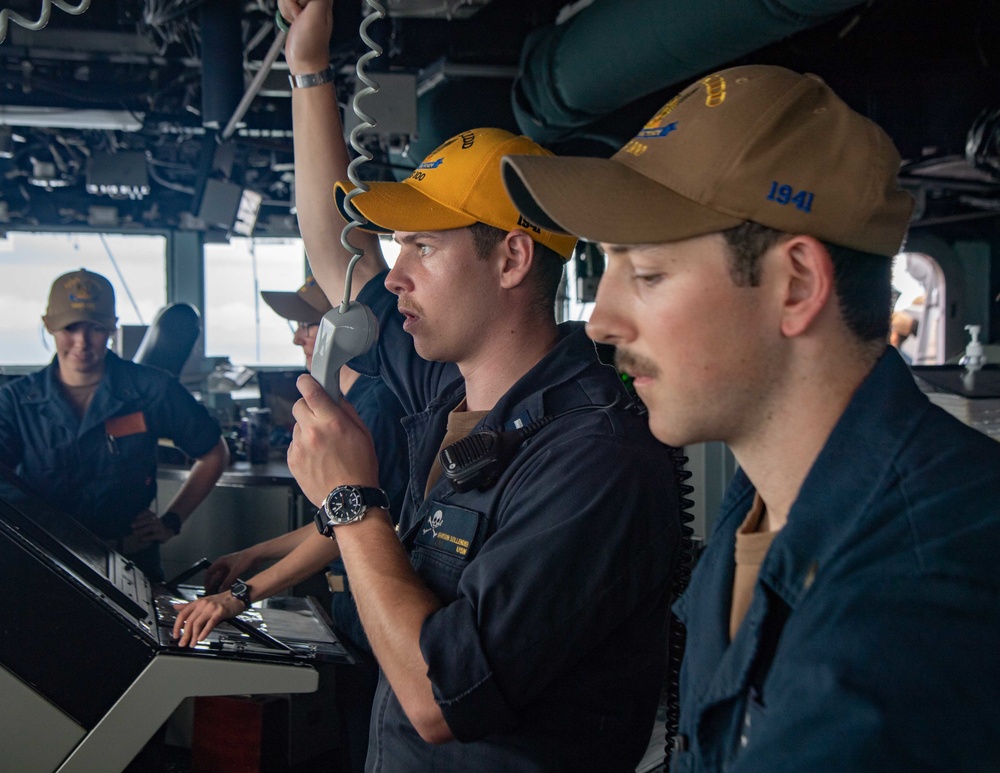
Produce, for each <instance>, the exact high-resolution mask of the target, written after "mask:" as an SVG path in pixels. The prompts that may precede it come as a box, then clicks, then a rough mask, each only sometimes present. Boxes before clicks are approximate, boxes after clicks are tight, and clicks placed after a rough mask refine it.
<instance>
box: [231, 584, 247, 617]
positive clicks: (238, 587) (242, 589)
mask: <svg viewBox="0 0 1000 773" xmlns="http://www.w3.org/2000/svg"><path fill="white" fill-rule="evenodd" d="M229 592H230V593H232V594H233V598H234V599H239V600H240V601H242V602H243V610H244V611H246V610H248V609H250V605H251V604H253V602H252V601H251V600H250V586H249V585H247V584H246V583H245V582H243V581H242V580H237V581H236V582H234V583H233V584H232V586H231V587H230V588H229Z"/></svg>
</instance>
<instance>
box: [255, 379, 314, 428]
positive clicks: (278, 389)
mask: <svg viewBox="0 0 1000 773" xmlns="http://www.w3.org/2000/svg"><path fill="white" fill-rule="evenodd" d="M303 373H305V371H304V370H261V371H257V385H258V387H260V404H261V407H262V408H270V409H271V426H272V427H285V428H286V429H291V427H292V425H293V424H295V419H294V418H293V417H292V406H293V405H295V403H296V401H298V399H299V398H300V397H302V395H301V394H299V388H298V387H297V386H295V381H296V380H297V379H298V377H299V376H301V375H302V374H303Z"/></svg>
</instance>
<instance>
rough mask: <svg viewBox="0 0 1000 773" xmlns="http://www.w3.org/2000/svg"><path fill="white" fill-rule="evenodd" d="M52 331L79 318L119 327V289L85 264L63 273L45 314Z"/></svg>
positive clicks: (110, 326)
mask: <svg viewBox="0 0 1000 773" xmlns="http://www.w3.org/2000/svg"><path fill="white" fill-rule="evenodd" d="M42 320H43V321H44V322H45V328H46V329H47V330H48V331H49V332H50V333H55V332H58V331H59V330H62V329H64V328H66V327H69V326H70V325H73V324H75V323H77V322H93V323H94V324H96V325H102V326H104V327H105V328H107V329H108V330H109V331H110V330H114V329H115V325H116V324H117V322H118V318H117V317H116V316H115V289H114V288H113V287H112V286H111V282H109V281H108V280H107V279H106V278H105V277H103V276H101V275H100V274H95V273H94V272H93V271H87V270H86V269H84V268H81V269H80V270H79V271H71V272H70V273H68V274H63V275H62V276H61V277H59V278H58V279H57V280H56V281H55V282H53V283H52V289H51V290H49V306H48V309H46V311H45V316H43V317H42Z"/></svg>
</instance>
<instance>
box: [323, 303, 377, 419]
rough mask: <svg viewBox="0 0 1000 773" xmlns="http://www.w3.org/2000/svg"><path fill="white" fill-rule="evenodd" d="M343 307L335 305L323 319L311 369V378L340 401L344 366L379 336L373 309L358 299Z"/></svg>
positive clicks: (364, 350)
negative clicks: (340, 378)
mask: <svg viewBox="0 0 1000 773" xmlns="http://www.w3.org/2000/svg"><path fill="white" fill-rule="evenodd" d="M342 308H343V307H342V306H335V307H334V308H332V309H330V311H328V312H327V313H326V314H324V315H323V319H322V320H320V323H319V330H318V331H317V333H316V348H315V350H314V351H313V358H312V368H310V373H311V374H312V377H313V378H314V379H316V380H317V381H318V382H319V385H320V386H321V387H323V390H324V391H325V392H326V393H327V394H328V395H330V397H332V398H333V400H334V402H338V403H339V402H340V380H339V374H340V368H341V366H343V365H345V364H347V362H349V361H350V360H352V359H353V358H355V357H357V356H358V355H361V354H364V353H365V352H367V351H368V350H369V349H371V347H372V344H374V343H375V339H377V338H378V320H377V319H376V318H375V315H374V314H373V313H372V310H371V309H369V308H368V307H367V306H365V305H364V304H363V303H359V302H358V301H351V302H350V303H348V304H347V308H346V310H343V311H341V309H342Z"/></svg>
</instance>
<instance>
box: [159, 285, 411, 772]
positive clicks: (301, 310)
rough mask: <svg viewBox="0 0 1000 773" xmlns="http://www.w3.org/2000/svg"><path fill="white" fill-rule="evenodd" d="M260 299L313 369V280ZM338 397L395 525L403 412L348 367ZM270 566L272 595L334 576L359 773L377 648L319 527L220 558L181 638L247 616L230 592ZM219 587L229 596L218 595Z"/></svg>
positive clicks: (341, 683) (348, 746) (342, 673)
mask: <svg viewBox="0 0 1000 773" xmlns="http://www.w3.org/2000/svg"><path fill="white" fill-rule="evenodd" d="M260 294H261V297H262V298H263V299H264V301H265V302H266V303H267V305H268V306H270V307H271V309H273V310H274V312H275V313H276V314H278V315H279V316H281V317H284V318H285V319H286V320H288V321H289V322H294V323H296V327H295V337H294V339H293V343H295V344H296V345H297V346H301V347H302V351H303V352H304V353H305V355H306V368H311V367H312V357H313V350H314V348H315V346H316V333H317V331H318V329H319V323H320V321H321V320H322V319H323V315H324V314H326V312H328V311H329V310H330V309H331V308H332V306H331V305H330V301H328V300H327V298H326V295H325V294H324V293H323V290H322V289H320V286H319V285H318V284H316V280H315V279H313V278H312V277H311V276H310V277H309V278H308V279H307V280H306V282H305V284H303V285H302V287H300V288H299V289H298V290H296V291H295V292H282V291H278V290H262V291H261V293H260ZM340 391H341V392H342V393H343V395H344V399H345V400H347V402H349V403H350V404H351V406H352V407H353V408H354V410H355V411H357V413H358V416H359V417H360V418H361V421H362V422H364V424H365V426H366V427H367V428H368V430H369V432H371V435H372V444H373V445H374V447H375V453H376V455H377V456H378V463H379V486H381V488H382V489H383V490H384V491H385V492H386V494H387V495H388V497H389V513H390V515H391V516H392V521H393V523H396V522H398V520H399V514H400V511H401V510H402V505H403V496H404V494H405V493H406V482H407V473H408V470H409V454H408V453H407V446H406V433H405V432H404V431H403V425H402V423H401V421H402V418H403V416H405V413H404V412H403V407H402V406H401V405H400V403H399V400H397V399H396V396H395V395H394V394H393V393H392V390H391V389H389V387H387V386H386V385H385V382H384V381H382V379H381V378H377V377H375V378H373V377H370V376H362V375H361V374H360V373H358V372H357V371H355V370H351V369H350V368H348V367H346V366H344V367H341V369H340ZM303 543H305V544H303ZM300 546H301V547H300ZM317 547H318V549H316V548H317ZM264 561H277V563H276V564H274V565H273V566H272V567H270V568H269V571H268V576H269V577H270V578H272V580H271V582H272V583H273V584H274V586H275V590H273V591H272V594H273V593H281V592H284V591H286V590H288V589H289V588H291V587H292V586H293V585H295V584H296V583H298V582H301V581H302V580H303V579H306V578H308V577H310V576H312V575H314V574H316V573H317V572H322V571H326V570H327V569H328V570H329V571H326V577H327V581H328V583H329V586H330V590H331V592H332V596H331V602H330V616H331V618H332V620H333V623H334V626H335V627H336V629H337V633H338V634H339V635H340V636H341V637H342V639H346V640H347V642H348V643H349V644H351V645H353V646H354V651H356V652H357V653H360V654H361V656H362V657H361V658H359V662H358V663H357V664H355V665H352V666H334V670H335V679H336V690H335V692H334V700H335V702H336V706H337V714H338V717H339V722H338V725H337V731H338V733H339V738H340V743H339V744H338V751H339V753H340V755H341V756H340V761H341V764H342V766H343V769H344V770H345V771H351V772H352V773H361V771H363V770H364V767H365V756H366V755H367V752H368V723H369V719H370V716H371V709H372V699H373V698H374V695H375V688H376V686H377V685H378V666H377V665H375V662H374V660H373V659H371V658H370V656H371V646H370V645H369V644H368V640H367V638H365V632H364V629H363V628H362V626H361V621H360V620H359V619H358V610H357V606H356V605H355V603H354V597H353V596H352V595H351V587H350V582H349V581H348V579H347V573H346V570H345V569H344V562H343V560H342V559H341V558H340V557H339V555H338V551H337V547H336V543H334V542H332V541H331V540H328V539H326V538H325V537H323V535H321V534H320V533H319V532H318V531H316V527H315V526H314V525H313V524H311V523H310V524H308V525H306V526H303V527H302V528H300V529H296V530H295V531H293V532H290V533H288V534H283V535H281V536H280V537H275V538H274V539H270V540H267V541H265V542H260V543H257V544H256V545H251V546H250V547H248V548H245V549H243V550H239V551H237V552H235V553H229V554H227V555H224V556H221V557H219V558H217V559H216V560H215V561H214V562H212V565H211V566H209V567H208V569H206V570H205V588H206V590H207V591H208V592H209V593H211V594H213V595H210V596H206V597H204V598H202V599H199V600H198V601H196V602H195V603H194V604H191V605H189V606H188V607H184V608H182V609H181V613H180V615H179V616H178V622H177V627H178V632H179V631H180V626H182V625H183V622H184V620H185V619H186V618H187V617H188V616H190V615H192V614H196V613H198V612H199V611H200V610H201V609H207V610H210V614H212V615H214V618H215V619H217V620H224V619H226V618H229V617H232V616H233V615H237V614H239V613H240V612H242V611H243V608H244V605H243V603H242V602H241V601H240V600H239V599H236V598H234V597H233V595H232V593H230V592H229V590H228V589H229V588H230V586H232V584H233V583H235V582H236V581H237V580H238V579H239V578H248V579H247V580H246V581H247V584H249V585H250V587H251V588H255V587H263V580H258V579H257V578H256V577H255V576H253V571H254V570H256V568H257V567H258V566H260V564H261V563H263V562H264ZM220 588H222V589H225V590H224V591H223V592H222V593H219V592H218V590H219V589H220ZM209 630H211V629H210V628H209ZM206 634H207V631H203V632H202V634H201V635H202V637H204V636H205V635H206ZM365 655H367V656H369V657H368V658H365V657H364V656H365Z"/></svg>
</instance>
